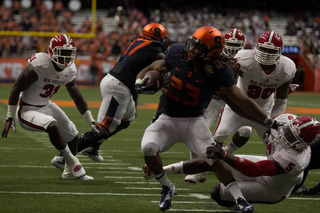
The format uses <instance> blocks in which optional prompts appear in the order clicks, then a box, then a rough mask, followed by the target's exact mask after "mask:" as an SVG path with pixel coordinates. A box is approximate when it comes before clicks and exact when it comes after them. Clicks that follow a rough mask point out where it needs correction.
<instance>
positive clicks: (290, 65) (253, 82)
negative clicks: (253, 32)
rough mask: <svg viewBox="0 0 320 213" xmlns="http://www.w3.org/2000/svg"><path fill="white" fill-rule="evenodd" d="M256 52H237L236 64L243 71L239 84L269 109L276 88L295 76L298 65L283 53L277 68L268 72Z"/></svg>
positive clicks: (262, 105) (250, 95)
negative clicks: (259, 61) (257, 57)
mask: <svg viewBox="0 0 320 213" xmlns="http://www.w3.org/2000/svg"><path fill="white" fill-rule="evenodd" d="M254 54H255V51H254V50H240V51H239V52H238V53H237V54H236V56H235V59H236V66H237V67H238V68H239V69H240V71H241V72H243V75H242V77H240V78H238V82H237V86H238V87H239V88H240V89H241V90H242V91H243V92H244V93H245V94H246V95H247V96H248V97H249V98H251V99H252V100H253V101H255V102H256V103H257V104H258V105H259V106H261V107H262V108H263V109H264V110H268V109H270V104H273V98H274V92H275V90H276V89H277V88H278V87H279V86H281V85H282V84H284V83H286V82H288V81H290V80H291V79H293V78H294V76H295V73H296V66H295V64H294V62H293V61H292V60H291V59H289V58H288V57H286V56H283V55H281V56H280V60H279V61H278V62H277V63H276V68H275V69H274V70H273V71H272V72H271V73H270V74H266V73H265V72H264V71H263V69H262V68H261V65H260V64H259V63H258V62H257V61H256V60H255V58H254Z"/></svg>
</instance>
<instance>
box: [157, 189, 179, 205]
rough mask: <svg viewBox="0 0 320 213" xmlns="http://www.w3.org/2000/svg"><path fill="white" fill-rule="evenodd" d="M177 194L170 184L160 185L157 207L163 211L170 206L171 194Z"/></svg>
mask: <svg viewBox="0 0 320 213" xmlns="http://www.w3.org/2000/svg"><path fill="white" fill-rule="evenodd" d="M176 194H177V190H176V187H175V186H174V185H173V184H171V186H170V187H167V186H162V191H161V200H160V203H159V208H160V210H161V211H165V210H167V209H169V208H170V207H171V200H172V197H173V195H176Z"/></svg>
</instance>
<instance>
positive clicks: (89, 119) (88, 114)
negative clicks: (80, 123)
mask: <svg viewBox="0 0 320 213" xmlns="http://www.w3.org/2000/svg"><path fill="white" fill-rule="evenodd" d="M82 116H83V117H84V119H86V121H87V122H88V123H89V124H91V123H92V122H94V119H93V117H92V114H91V111H90V110H87V111H86V112H85V113H83V115H82Z"/></svg>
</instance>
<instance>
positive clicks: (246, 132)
mask: <svg viewBox="0 0 320 213" xmlns="http://www.w3.org/2000/svg"><path fill="white" fill-rule="evenodd" d="M237 132H238V133H239V135H240V136H241V137H244V138H250V137H251V136H252V128H251V127H249V126H242V127H240V128H239V129H238V131H237Z"/></svg>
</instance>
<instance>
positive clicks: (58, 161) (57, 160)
mask: <svg viewBox="0 0 320 213" xmlns="http://www.w3.org/2000/svg"><path fill="white" fill-rule="evenodd" d="M51 164H52V165H53V166H54V167H56V168H57V169H60V170H62V171H63V170H64V165H65V159H64V157H62V155H60V154H59V155H56V156H54V157H53V158H52V160H51Z"/></svg>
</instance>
